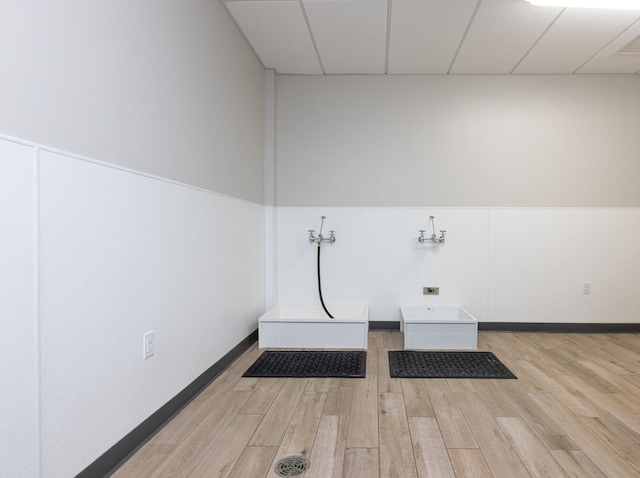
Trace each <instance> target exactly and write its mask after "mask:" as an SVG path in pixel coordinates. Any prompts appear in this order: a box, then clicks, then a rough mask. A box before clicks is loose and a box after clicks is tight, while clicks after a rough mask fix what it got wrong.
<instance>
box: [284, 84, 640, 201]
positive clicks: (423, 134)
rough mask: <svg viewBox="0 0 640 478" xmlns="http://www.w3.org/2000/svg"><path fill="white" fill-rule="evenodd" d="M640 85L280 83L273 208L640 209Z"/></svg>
mask: <svg viewBox="0 0 640 478" xmlns="http://www.w3.org/2000/svg"><path fill="white" fill-rule="evenodd" d="M639 108H640V77H639V76H638V75H627V76H602V75H601V76H583V75H575V76H561V75H558V76H473V75H472V76H358V75H355V76H336V77H305V76H281V77H279V79H278V192H277V194H278V205H280V206H410V207H415V206H429V207H432V206H446V207H451V206H506V207H514V206H519V207H522V206H528V207H539V206H545V207H558V206H571V207H573V206H588V207H592V206H595V207H600V206H611V207H617V206H625V207H626V206H636V207H637V206H640V188H638V187H637V178H638V177H640V162H638V161H637V156H638V151H640V135H639V134H638V131H640V116H639V115H638V114H637V112H638V109H639Z"/></svg>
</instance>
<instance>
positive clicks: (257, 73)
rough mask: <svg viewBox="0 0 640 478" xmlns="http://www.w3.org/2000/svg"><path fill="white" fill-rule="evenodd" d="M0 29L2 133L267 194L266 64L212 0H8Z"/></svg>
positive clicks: (248, 195) (252, 195)
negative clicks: (265, 166)
mask: <svg viewBox="0 0 640 478" xmlns="http://www.w3.org/2000/svg"><path fill="white" fill-rule="evenodd" d="M0 32H1V33H0V35H1V37H0V38H1V41H0V58H2V75H0V104H1V105H2V108H0V133H4V134H7V135H10V136H12V137H16V138H22V139H25V140H29V141H33V142H36V143H39V144H45V145H47V146H50V147H54V148H58V149H61V150H64V151H72V152H74V153H76V154H80V155H84V156H87V157H90V158H94V159H98V160H102V161H107V162H110V163H114V164H119V165H122V166H125V167H128V168H132V169H135V170H138V171H145V172H148V173H150V174H154V175H157V176H161V177H166V178H169V179H173V180H176V181H179V182H182V183H185V184H191V185H194V186H198V187H203V188H205V189H210V190H212V191H217V192H221V193H224V194H228V195H231V196H234V197H240V198H244V199H248V200H250V201H254V202H262V201H263V190H264V186H263V179H262V177H263V176H262V168H263V166H262V157H263V145H264V136H263V133H264V115H263V113H262V110H263V105H264V73H263V68H262V65H261V64H260V62H259V61H258V60H257V59H256V57H255V55H254V54H253V52H252V50H251V49H250V48H249V47H248V45H247V44H246V42H245V40H244V38H243V37H242V35H241V34H240V32H239V31H238V29H237V28H236V26H235V25H234V23H233V22H232V21H231V19H230V18H229V16H228V14H227V12H226V11H225V9H224V7H223V6H222V4H221V3H220V2H218V1H212V0H183V1H179V2H176V1H174V0H137V1H135V2H130V1H127V0H109V1H100V2H85V1H82V0H58V1H56V2H42V1H23V0H4V1H3V2H1V3H0Z"/></svg>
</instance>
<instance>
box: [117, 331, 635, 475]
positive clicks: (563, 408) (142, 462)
mask: <svg viewBox="0 0 640 478" xmlns="http://www.w3.org/2000/svg"><path fill="white" fill-rule="evenodd" d="M401 348H402V334H401V333H400V332H370V334H369V350H368V353H367V377H366V378H365V379H321V378H312V379H308V378H304V379H292V378H288V379H281V378H242V377H241V375H242V373H244V371H245V370H246V369H247V368H248V367H249V366H250V365H251V364H252V363H253V361H254V360H255V359H256V358H257V357H258V356H259V355H260V353H261V351H260V350H258V349H257V348H256V346H254V347H253V348H251V349H250V350H248V351H247V352H246V353H245V354H244V355H243V356H242V357H240V358H239V359H238V360H237V361H236V362H235V363H234V364H233V365H232V366H231V367H229V368H228V369H227V370H226V371H225V372H224V373H223V374H222V375H221V376H220V377H219V378H218V379H217V380H216V381H214V382H213V383H212V384H211V385H210V386H209V387H208V388H207V389H206V390H204V391H203V392H202V393H201V394H200V395H199V396H198V397H197V398H196V399H195V400H193V401H192V402H191V403H190V404H189V405H188V406H187V407H186V408H185V409H184V410H183V411H182V412H180V414H178V415H177V416H176V417H175V418H174V419H173V420H172V421H171V422H170V423H169V424H168V425H167V426H165V427H164V428H163V429H162V430H161V431H160V432H159V433H158V434H157V435H156V436H154V437H153V438H152V439H151V440H150V441H149V442H148V443H147V444H146V445H145V446H143V447H142V448H141V449H140V450H139V451H138V452H137V453H136V454H135V455H133V456H132V457H131V458H130V459H129V460H128V461H127V462H126V463H124V464H123V465H122V466H121V467H120V468H119V469H118V470H117V471H116V472H115V473H114V475H113V476H114V477H116V478H124V477H136V478H140V477H207V478H209V477H221V478H222V477H231V478H240V477H241V478H263V477H264V478H275V477H277V476H278V475H276V473H275V472H274V465H275V463H276V462H277V461H278V460H279V459H281V458H283V457H287V456H292V455H302V456H304V457H306V458H309V459H310V462H311V465H310V468H309V470H308V471H307V472H306V473H305V474H304V475H298V476H304V477H305V478H331V477H336V478H337V477H345V478H358V477H362V478H393V477H397V478H423V477H458V478H461V477H472V478H481V477H495V478H516V477H552V478H556V477H612V478H627V477H629V478H631V477H640V335H633V334H628V335H627V334H611V335H606V334H604V335H603V334H593V335H590V334H538V333H496V332H481V333H479V338H478V350H487V351H491V352H494V353H495V354H496V355H497V356H498V357H499V358H500V359H501V360H502V361H503V362H504V364H505V365H506V366H507V367H509V368H510V369H511V370H512V371H513V372H514V373H515V374H516V375H517V376H518V380H469V379H456V380H452V379H438V380H425V379H398V378H390V377H389V365H388V359H387V351H388V350H399V349H401Z"/></svg>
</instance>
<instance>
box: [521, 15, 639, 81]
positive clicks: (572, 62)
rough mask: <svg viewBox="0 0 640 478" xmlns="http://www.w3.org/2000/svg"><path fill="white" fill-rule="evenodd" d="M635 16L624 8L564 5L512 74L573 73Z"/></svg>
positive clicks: (622, 30) (635, 18)
mask: <svg viewBox="0 0 640 478" xmlns="http://www.w3.org/2000/svg"><path fill="white" fill-rule="evenodd" d="M637 19H638V13H637V12H633V11H628V10H595V9H592V8H567V9H566V10H564V11H563V12H562V14H561V15H560V17H558V19H557V20H556V21H555V23H554V24H553V25H552V26H551V28H549V30H548V31H547V32H545V34H544V36H543V37H542V38H540V41H538V43H537V44H536V45H535V46H534V47H533V49H532V50H531V51H530V52H529V54H528V55H527V56H526V57H525V58H524V59H523V60H522V62H521V63H520V65H518V67H517V68H516V69H515V70H514V73H523V74H527V73H537V72H539V71H545V72H547V73H574V72H575V71H576V70H577V69H578V68H580V67H581V66H582V65H583V64H584V63H585V62H586V61H588V60H589V58H591V57H593V56H594V55H595V54H596V53H598V52H599V51H600V50H602V48H603V47H605V46H606V45H607V44H609V43H610V42H611V41H612V40H613V39H614V38H616V37H618V36H619V35H620V33H622V32H624V31H625V30H626V29H627V28H629V26H630V25H632V24H633V23H634V22H635V21H636V20H637Z"/></svg>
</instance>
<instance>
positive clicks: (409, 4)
mask: <svg viewBox="0 0 640 478" xmlns="http://www.w3.org/2000/svg"><path fill="white" fill-rule="evenodd" d="M477 3H478V0H456V1H448V2H443V1H441V0H392V7H391V12H392V16H391V28H390V37H389V73H401V74H402V73H415V74H444V73H447V71H448V70H449V67H450V66H451V62H452V61H453V58H454V56H455V53H456V51H457V50H458V46H459V45H460V41H461V40H462V37H463V35H464V31H465V29H466V28H467V25H468V24H469V20H470V19H471V16H472V15H473V11H474V9H475V7H476V5H477Z"/></svg>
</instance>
